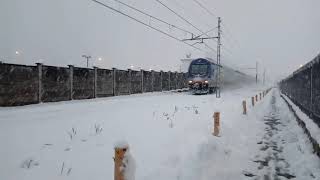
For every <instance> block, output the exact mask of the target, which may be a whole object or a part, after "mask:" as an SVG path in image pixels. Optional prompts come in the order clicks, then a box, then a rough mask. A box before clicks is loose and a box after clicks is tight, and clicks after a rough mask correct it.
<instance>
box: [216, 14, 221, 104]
mask: <svg viewBox="0 0 320 180" xmlns="http://www.w3.org/2000/svg"><path fill="white" fill-rule="evenodd" d="M220 48H221V17H218V41H217V65H218V83H217V86H218V87H217V89H216V97H217V98H220V97H221V95H220V88H221V63H220V58H221V56H220Z"/></svg>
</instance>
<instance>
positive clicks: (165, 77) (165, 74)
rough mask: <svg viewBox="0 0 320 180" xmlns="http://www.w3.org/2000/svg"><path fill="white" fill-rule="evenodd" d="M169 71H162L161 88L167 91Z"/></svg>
mask: <svg viewBox="0 0 320 180" xmlns="http://www.w3.org/2000/svg"><path fill="white" fill-rule="evenodd" d="M169 75H170V73H169V72H162V90H163V91H169V90H170V88H169V87H170V83H169V81H170V78H169Z"/></svg>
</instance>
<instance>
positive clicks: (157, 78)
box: [153, 72, 162, 91]
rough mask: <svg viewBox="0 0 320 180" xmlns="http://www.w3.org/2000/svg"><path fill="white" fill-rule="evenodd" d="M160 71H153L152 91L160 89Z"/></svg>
mask: <svg viewBox="0 0 320 180" xmlns="http://www.w3.org/2000/svg"><path fill="white" fill-rule="evenodd" d="M161 84H162V82H161V73H160V72H153V91H161V90H162V87H161Z"/></svg>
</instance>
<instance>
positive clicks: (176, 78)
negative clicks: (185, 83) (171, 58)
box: [174, 71, 178, 89]
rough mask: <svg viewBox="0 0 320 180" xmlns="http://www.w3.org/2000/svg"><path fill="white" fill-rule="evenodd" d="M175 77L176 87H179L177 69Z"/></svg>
mask: <svg viewBox="0 0 320 180" xmlns="http://www.w3.org/2000/svg"><path fill="white" fill-rule="evenodd" d="M174 77H175V80H176V84H175V85H176V87H175V89H178V72H177V71H175V72H174Z"/></svg>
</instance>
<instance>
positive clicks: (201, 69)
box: [191, 64, 208, 74]
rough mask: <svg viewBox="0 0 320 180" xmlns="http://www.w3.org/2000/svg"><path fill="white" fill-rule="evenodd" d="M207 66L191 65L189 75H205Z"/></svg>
mask: <svg viewBox="0 0 320 180" xmlns="http://www.w3.org/2000/svg"><path fill="white" fill-rule="evenodd" d="M207 71H208V65H207V64H193V65H191V74H207Z"/></svg>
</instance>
